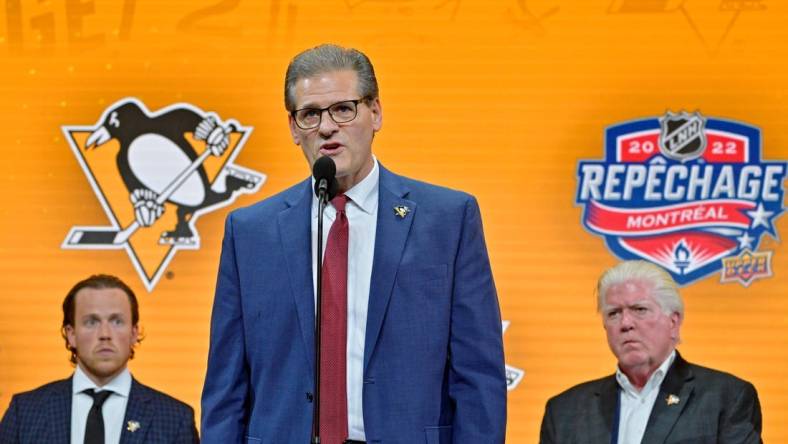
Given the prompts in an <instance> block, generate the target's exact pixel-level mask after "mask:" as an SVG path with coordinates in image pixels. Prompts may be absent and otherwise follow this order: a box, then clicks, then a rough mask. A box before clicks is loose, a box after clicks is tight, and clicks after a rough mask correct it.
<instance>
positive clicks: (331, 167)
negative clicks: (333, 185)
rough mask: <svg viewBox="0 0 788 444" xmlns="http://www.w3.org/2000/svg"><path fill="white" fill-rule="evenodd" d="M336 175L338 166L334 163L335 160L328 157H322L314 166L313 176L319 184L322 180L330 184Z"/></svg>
mask: <svg viewBox="0 0 788 444" xmlns="http://www.w3.org/2000/svg"><path fill="white" fill-rule="evenodd" d="M336 174H337V164H335V163H334V159H332V158H330V157H328V156H322V157H320V158H319V159H317V160H316V161H315V164H314V165H313V166H312V176H313V177H314V178H315V180H316V181H317V182H320V180H321V179H325V180H326V181H328V182H329V183H330V182H331V180H332V179H333V178H334V176H336Z"/></svg>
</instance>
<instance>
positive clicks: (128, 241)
mask: <svg viewBox="0 0 788 444" xmlns="http://www.w3.org/2000/svg"><path fill="white" fill-rule="evenodd" d="M63 132H64V134H65V135H66V139H67V140H68V141H69V143H70V145H71V148H72V151H73V152H74V154H75V156H76V157H77V160H78V161H79V163H80V165H81V166H82V169H83V170H84V172H85V175H86V176H87V178H88V180H89V181H90V183H91V185H92V186H93V190H94V192H95V193H96V196H97V197H98V199H99V201H100V202H101V204H102V206H103V207H104V210H105V212H106V213H107V216H108V218H109V219H110V222H111V224H112V225H111V226H89V227H81V226H80V227H74V228H72V229H71V231H70V232H69V233H68V235H67V236H66V239H65V240H64V242H63V248H66V249H126V250H127V251H128V253H129V256H130V257H131V259H132V262H133V263H134V265H135V267H136V268H137V270H138V271H139V273H140V276H141V277H142V278H143V282H144V283H145V284H146V287H147V288H148V290H151V289H152V288H153V286H155V284H156V282H157V281H158V278H159V277H160V276H161V274H162V272H163V271H164V270H165V269H166V266H167V264H168V263H169V261H170V259H171V258H172V256H173V255H174V253H175V251H177V250H178V249H182V248H186V249H197V248H199V244H200V238H199V234H198V232H197V230H196V228H195V222H196V220H197V218H198V217H199V216H200V215H202V214H205V213H207V212H210V211H212V210H214V209H216V208H219V207H222V206H226V205H229V204H230V203H232V202H233V201H234V200H235V198H236V197H237V196H238V195H239V194H242V193H254V192H256V191H257V190H259V188H260V186H261V185H262V183H263V182H264V180H265V175H263V174H261V173H258V172H256V171H252V170H249V169H246V168H243V167H240V166H237V165H235V164H234V163H233V159H235V157H236V156H237V155H238V154H239V152H240V150H241V148H242V147H243V145H244V143H245V142H246V139H247V138H248V136H249V134H250V133H251V128H250V127H243V126H241V125H240V124H239V123H238V122H236V121H235V120H227V121H222V120H221V119H220V118H219V116H217V115H216V114H215V113H206V112H204V111H202V110H200V109H198V108H197V107H195V106H193V105H189V104H176V105H171V106H169V107H167V108H164V109H162V110H160V111H157V112H155V113H151V112H150V111H148V110H147V108H146V107H145V105H144V104H143V103H142V102H141V101H139V100H137V99H134V98H127V99H123V100H121V101H119V102H117V103H115V104H113V105H111V106H109V107H108V108H107V109H106V110H105V111H104V113H103V115H102V116H101V118H100V119H99V121H98V123H97V124H96V125H94V126H91V127H87V126H64V127H63Z"/></svg>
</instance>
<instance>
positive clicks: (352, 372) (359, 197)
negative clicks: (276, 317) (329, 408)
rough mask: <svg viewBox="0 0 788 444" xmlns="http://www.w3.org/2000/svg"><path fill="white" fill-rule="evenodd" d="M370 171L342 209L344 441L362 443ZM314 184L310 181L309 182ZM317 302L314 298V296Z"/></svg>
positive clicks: (374, 214)
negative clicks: (344, 218) (345, 264)
mask: <svg viewBox="0 0 788 444" xmlns="http://www.w3.org/2000/svg"><path fill="white" fill-rule="evenodd" d="M373 161H374V166H373V167H372V171H370V173H369V174H368V175H367V177H365V178H364V179H363V180H362V181H361V182H359V183H357V184H356V185H355V186H354V187H353V188H351V189H349V190H347V191H346V192H345V195H346V196H347V197H349V198H350V201H349V202H348V203H347V205H346V206H345V214H346V215H347V218H348V225H349V230H350V232H349V240H348V269H347V274H348V276H347V404H348V405H347V412H348V438H349V439H353V440H358V441H365V440H366V437H365V435H364V412H363V399H362V394H363V392H362V389H363V386H364V337H365V335H366V331H367V306H368V303H369V287H370V281H371V279H372V260H373V258H374V255H375V251H374V250H375V231H376V229H377V221H378V183H379V178H380V168H379V167H378V160H377V159H375V158H373ZM312 182H313V184H314V179H313V181H312ZM336 215H337V212H336V209H334V207H333V206H332V205H331V204H329V205H326V208H325V211H324V212H323V254H325V251H326V242H327V241H328V232H329V230H330V229H331V224H333V223H334V219H336ZM316 243H317V197H315V196H314V195H313V196H312V246H313V248H314V245H316ZM312 282H313V284H314V286H313V287H312V288H313V289H315V292H317V290H316V289H317V259H316V258H315V254H314V250H313V253H312ZM315 298H317V294H315Z"/></svg>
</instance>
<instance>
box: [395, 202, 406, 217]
mask: <svg viewBox="0 0 788 444" xmlns="http://www.w3.org/2000/svg"><path fill="white" fill-rule="evenodd" d="M408 213H410V208H408V207H406V206H405V205H394V214H396V215H397V216H399V217H400V218H402V219H404V218H405V216H407V215H408Z"/></svg>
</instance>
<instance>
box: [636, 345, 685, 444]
mask: <svg viewBox="0 0 788 444" xmlns="http://www.w3.org/2000/svg"><path fill="white" fill-rule="evenodd" d="M692 379H693V375H692V370H691V369H690V367H689V364H687V361H685V360H684V359H683V358H682V357H681V355H679V353H678V351H677V352H676V359H675V360H674V361H673V365H671V367H670V369H669V370H668V373H667V375H665V380H664V381H662V385H661V386H660V388H659V395H657V400H656V401H655V402H654V408H653V409H652V410H651V416H649V418H648V424H647V425H646V431H645V433H644V434H643V441H642V442H643V444H658V443H659V444H661V443H664V442H665V440H666V439H667V437H668V435H669V434H670V431H671V430H673V426H674V425H675V424H676V421H677V420H678V419H679V415H681V412H682V411H684V408H685V407H686V406H687V403H688V402H689V400H690V396H691V395H692V390H693V389H694V386H695V384H694V382H693V380H692Z"/></svg>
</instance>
